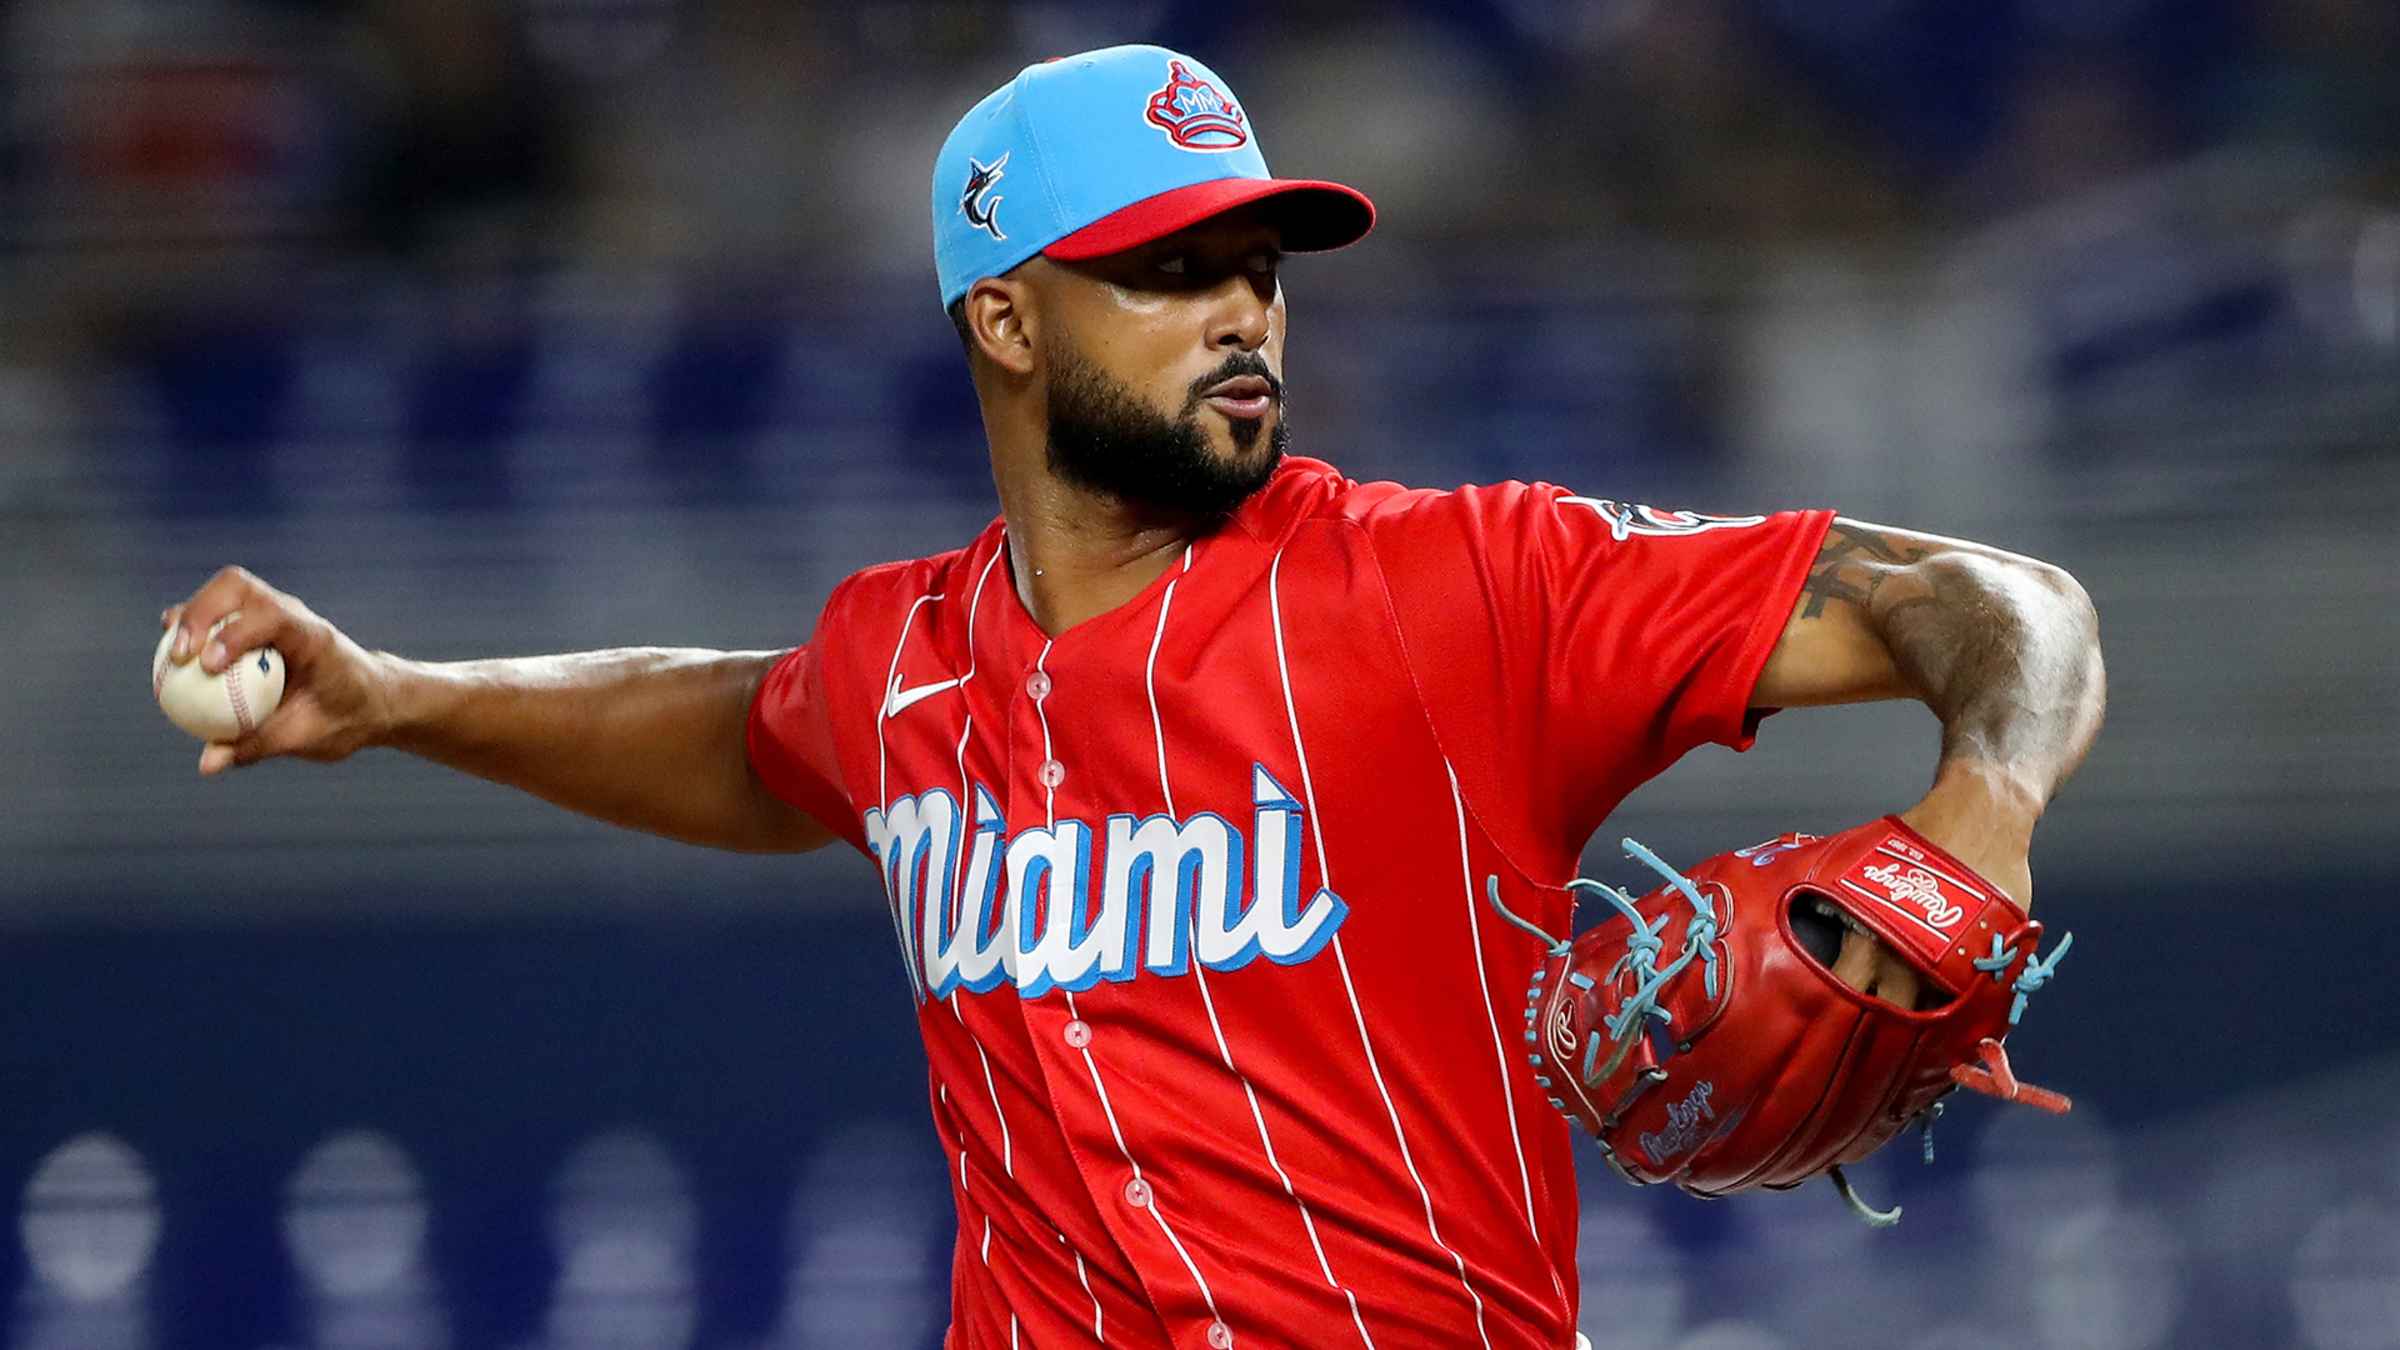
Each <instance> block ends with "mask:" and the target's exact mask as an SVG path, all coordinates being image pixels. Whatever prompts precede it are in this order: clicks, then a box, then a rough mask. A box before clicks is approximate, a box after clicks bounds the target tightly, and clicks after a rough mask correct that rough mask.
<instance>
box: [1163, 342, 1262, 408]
mask: <svg viewBox="0 0 2400 1350" xmlns="http://www.w3.org/2000/svg"><path fill="white" fill-rule="evenodd" d="M1243 375H1255V376H1257V377H1258V378H1260V379H1262V380H1265V381H1266V382H1267V391H1268V392H1269V393H1271V394H1273V395H1274V396H1275V401H1276V402H1277V403H1281V402H1283V381H1282V380H1280V379H1277V378H1276V377H1275V372H1274V371H1272V370H1270V369H1268V368H1267V358H1265V357H1263V356H1260V355H1259V354H1258V353H1256V352H1235V353H1234V354H1233V355H1231V356H1228V357H1226V358H1225V359H1224V360H1223V361H1221V362H1219V363H1218V364H1217V368H1216V369H1215V370H1212V371H1210V372H1208V373H1207V374H1206V375H1203V376H1201V377H1200V378H1199V379H1196V380H1194V381H1192V387H1191V389H1190V391H1189V392H1188V393H1187V394H1186V395H1185V396H1184V400H1183V410H1184V411H1185V412H1187V413H1189V412H1193V411H1195V410H1197V409H1198V408H1199V406H1200V398H1201V395H1202V393H1203V392H1204V391H1206V390H1207V389H1209V388H1211V387H1213V386H1215V385H1220V384H1223V383H1224V382H1225V381H1227V380H1230V379H1235V378H1237V377H1239V376H1243Z"/></svg>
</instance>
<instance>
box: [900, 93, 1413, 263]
mask: <svg viewBox="0 0 2400 1350" xmlns="http://www.w3.org/2000/svg"><path fill="white" fill-rule="evenodd" d="M1270 198H1272V199H1274V201H1275V202H1276V203H1277V206H1278V220H1277V223H1278V224H1279V225H1280V226H1281V227H1282V229H1283V247H1284V248H1285V249H1286V250H1287V251H1290V252H1303V253H1304V252H1317V251H1321V250H1324V249H1335V248H1341V247H1343V246H1344V245H1347V244H1353V243H1356V242H1357V241H1358V240H1359V239H1361V238H1363V237H1364V236H1365V235H1366V233H1367V231H1368V230H1369V229H1372V228H1373V227H1374V224H1375V204H1374V203H1373V202H1370V201H1368V200H1367V198H1366V194H1364V193H1362V192H1359V191H1358V190H1357V189H1355V188H1348V187H1344V186H1342V185H1341V184H1339V183H1327V182H1320V181H1317V180H1315V179H1297V178H1275V177H1272V176H1270V175H1269V174H1268V173H1267V161H1266V157H1265V156H1264V155H1262V154H1260V153H1259V149H1258V136H1257V133H1256V130H1255V129H1254V128H1253V127H1252V126H1251V125H1250V119H1249V117H1248V115H1246V114H1245V113H1244V112H1243V111H1242V105H1241V104H1239V103H1237V102H1235V101H1234V97H1233V93H1232V91H1231V90H1229V89H1228V88H1226V85H1225V82H1224V81H1223V80H1220V79H1218V78H1217V75H1216V72H1214V71H1212V70H1210V69H1209V68H1208V67H1206V66H1204V65H1202V64H1200V63H1199V62H1198V61H1195V60H1193V59H1192V58H1191V57H1188V56H1184V55H1181V54H1180V53H1177V52H1171V51H1168V50H1167V49H1166V48H1164V47H1147V46H1128V47H1105V48H1102V49H1100V50H1098V51H1090V52H1083V53H1081V54H1079V55H1075V56H1062V57H1058V58H1056V59H1054V60H1050V61H1044V62H1041V63H1039V64H1037V65H1031V66H1027V67H1026V68H1025V69H1024V70H1023V71H1022V72H1020V73H1019V74H1018V75H1017V78H1015V79H1013V80H1011V81H1009V82H1008V83H1007V84H1004V85H1002V86H1001V87H1000V88H998V89H995V90H993V91H992V92H991V93H989V94H987V95H985V96H984V98H983V100H982V101H981V102H979V103H977V104H976V105H975V106H974V107H973V108H970V109H968V110H967V115H966V116H965V117H962V118H960V119H959V121H958V125H957V126H955V127H953V128H951V131H950V136H949V139H947V140H945V141H943V142H942V152H941V155H940V156H939V157H938V158H936V159H935V160H934V165H933V265H934V270H935V272H936V273H938V274H939V276H940V279H941V286H942V307H943V308H945V309H947V308H949V307H950V306H951V305H953V304H955V303H957V301H958V298H959V297H960V296H962V295H965V294H966V293H967V288H968V287H969V286H972V285H974V284H975V282H976V281H978V280H979V279H981V278H983V277H996V276H999V275H1000V274H1001V273H1003V272H1006V271H1008V270H1009V269H1010V268H1012V267H1015V266H1016V265H1017V264H1019V263H1021V262H1024V261H1025V260H1026V259H1028V258H1030V257H1032V256H1033V255H1035V254H1036V253H1040V254H1044V255H1047V256H1049V257H1052V258H1061V259H1066V260H1069V261H1073V260H1075V259H1079V258H1098V257H1103V256H1105V255H1107V254H1111V253H1118V252H1122V251H1124V250H1126V249H1129V248H1135V247H1138V246H1139V245H1142V244H1146V243H1149V242H1150V241H1151V240H1153V239H1157V238H1161V237H1163V236H1165V235H1170V234H1173V233H1174V232H1176V231H1177V230H1180V229H1183V228H1184V227H1186V226H1188V225H1192V224H1196V223H1197V222H1199V221H1202V220H1206V219H1207V218H1209V217H1210V216H1213V215H1216V214H1218V213H1220V212H1223V211H1230V210H1232V209H1233V208H1235V207H1237V206H1245V205H1248V204H1249V203H1251V202H1257V201H1265V200H1268V199H1270Z"/></svg>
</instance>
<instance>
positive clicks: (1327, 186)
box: [1042, 178, 1375, 262]
mask: <svg viewBox="0 0 2400 1350" xmlns="http://www.w3.org/2000/svg"><path fill="white" fill-rule="evenodd" d="M1270 199H1272V200H1274V201H1275V202H1276V204H1277V207H1278V208H1279V209H1278V211H1277V212H1276V223H1277V224H1278V225H1280V226H1281V227H1282V228H1283V247H1284V250H1285V251H1286V252H1290V253H1321V252H1324V251H1325V250H1327V249H1336V248H1344V247H1347V246H1348V245H1351V244H1355V243H1357V242H1358V241H1359V240H1361V239H1363V238H1365V237H1366V234H1367V231H1369V230H1371V229H1374V228H1375V203H1373V202H1371V201H1368V200H1367V195H1366V194H1365V193H1363V192H1360V191H1359V190H1358V189H1356V188H1349V187H1344V186H1342V185H1341V184H1339V183H1326V182H1320V181H1318V180H1316V179H1308V178H1218V179H1212V180H1211V181H1209V182H1206V183H1194V184H1191V185H1190V186H1188V187H1179V188H1170V189H1168V190H1167V191H1165V192H1162V193H1159V194H1158V195H1157V196H1155V197H1145V198H1143V199H1142V200H1140V201H1138V202H1135V203H1134V204H1133V205H1131V206H1127V207H1122V208H1120V209H1118V210H1116V211H1114V212H1111V213H1110V214H1108V215H1105V216H1102V217H1101V218H1100V219H1098V220H1095V221H1093V222H1092V223H1091V224H1089V225H1086V226H1084V227H1083V228H1082V229H1080V230H1077V231H1076V232H1075V233H1073V234H1070V235H1068V236H1067V237H1066V238H1064V239H1061V240H1059V241H1058V242H1057V243H1055V244H1052V245H1051V246H1050V247H1048V248H1046V249H1043V250H1042V252H1043V253H1044V254H1046V255H1048V256H1050V257H1053V258H1062V259H1065V260H1066V261H1068V262H1075V261H1078V260H1081V259H1084V258H1103V257H1106V256H1108V255H1109V254H1111V253H1122V252H1124V251H1125V250H1126V249H1129V248H1138V247H1140V246H1141V245H1143V244H1147V243H1149V242H1150V241H1151V240H1153V239H1163V238H1165V237H1166V236H1168V235H1170V234H1173V233H1175V232H1176V231H1177V230H1180V229H1183V228H1185V227H1187V226H1191V225H1197V224H1199V223H1200V222H1201V221H1203V220H1206V219H1208V218H1209V217H1211V216H1215V215H1222V214H1224V213H1225V212H1227V211H1231V210H1233V209H1234V208H1235V207H1238V206H1248V205H1250V204H1251V203H1252V202H1260V201H1267V200H1270Z"/></svg>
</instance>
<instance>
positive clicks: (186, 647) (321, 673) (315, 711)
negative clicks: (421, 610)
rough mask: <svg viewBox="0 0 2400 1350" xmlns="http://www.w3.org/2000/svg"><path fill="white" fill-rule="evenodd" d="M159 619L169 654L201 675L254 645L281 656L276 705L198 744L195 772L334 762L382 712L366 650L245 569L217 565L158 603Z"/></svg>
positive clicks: (363, 737) (369, 731)
mask: <svg viewBox="0 0 2400 1350" xmlns="http://www.w3.org/2000/svg"><path fill="white" fill-rule="evenodd" d="M160 624H161V626H162V627H163V628H167V629H171V630H173V634H174V639H173V643H172V645H171V646H170V649H169V652H170V657H171V659H172V660H173V661H175V662H176V663H177V664H182V663H186V662H194V661H196V662H197V663H198V664H199V668H200V669H201V670H203V671H205V672H207V673H208V674H210V675H216V674H218V673H220V672H222V671H224V670H225V669H226V668H227V667H229V666H231V665H232V664H233V663H234V662H236V661H239V660H241V659H242V658H243V657H244V656H245V655H246V654H248V653H250V652H254V651H257V650H258V649H260V648H262V647H273V648H275V649H276V650H277V651H278V652H279V653H281V655H282V657H283V661H284V667H285V681H286V682H285V687H284V695H283V701H282V702H281V704H280V705H278V706H277V707H276V708H275V710H274V712H273V713H271V714H270V715H268V716H267V717H266V719H265V720H264V721H263V722H262V723H261V724H260V725H259V726H258V727H257V728H256V729H254V730H251V731H249V732H247V733H245V734H242V735H240V736H238V737H235V738H233V739H231V740H219V741H211V742H210V743H209V744H208V745H207V747H206V748H204V749H203V750H202V751H201V752H200V772H201V773H202V774H203V775H214V774H218V773H222V772H223V771H224V770H226V769H229V768H233V767H235V766H237V765H243V764H251V763H255V762H257V761H258V760H262V759H269V758H273V757H276V756H279V755H292V756H297V757H300V758H304V759H314V760H326V761H329V760H337V759H341V758H344V757H345V756H347V755H349V754H351V753H352V752H353V751H355V750H358V749H359V748H361V747H362V746H364V745H366V744H368V743H370V741H371V740H372V738H373V735H374V732H375V728H376V727H377V726H378V725H379V720H378V719H379V718H380V715H381V710H382V700H381V691H380V688H379V684H378V681H377V678H376V670H375V662H374V660H373V658H372V657H370V656H369V655H368V653H366V652H365V651H363V650H361V649H360V648H359V647H358V645H357V644H356V643H354V642H352V641H350V639H348V638H347V637H345V636H343V635H342V633H341V632H340V631H339V630H337V629H335V628H334V627H333V626H332V625H331V624H329V623H327V622H325V621H324V620H323V619H321V618H319V617H317V615H316V614H315V613H314V612H312V611H311V610H310V609H309V608H308V606H306V605H304V604H302V603H301V602H300V601H299V600H297V599H295V598H293V597H292V596H290V595H287V594H285V593H284V592H282V591H279V590H277V589H275V588H274V587H272V586H270V585H268V584H267V583H266V582H264V581H261V580H260V579H259V578H258V577H256V576H254V575H252V574H251V573H250V572H249V571H247V570H246V569H243V568H240V567H227V568H224V569H223V570H221V571H219V572H218V573H217V574H216V575H215V576H213V577H211V578H209V580H208V582H207V583H206V584H205V585H203V586H201V587H200V589H199V590H197V591H194V592H193V593H192V595H191V597H190V598H189V599H187V600H185V601H184V602H182V603H181V604H178V605H173V606H170V607H168V609H167V610H166V611H165V612H164V613H163V614H161V615H160ZM220 624H222V626H221V627H220V626H219V625H220ZM212 630H213V631H212Z"/></svg>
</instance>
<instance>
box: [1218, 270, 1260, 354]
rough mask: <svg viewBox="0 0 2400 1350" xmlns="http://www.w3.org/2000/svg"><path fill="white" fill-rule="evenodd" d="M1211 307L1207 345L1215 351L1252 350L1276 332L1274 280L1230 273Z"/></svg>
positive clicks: (1255, 349)
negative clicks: (1230, 275) (1231, 274)
mask: <svg viewBox="0 0 2400 1350" xmlns="http://www.w3.org/2000/svg"><path fill="white" fill-rule="evenodd" d="M1214 298H1215V300H1216V303H1215V304H1214V305H1213V306H1211V307H1210V311H1209V329H1208V345H1209V347H1210V348H1211V349H1214V350H1224V351H1231V350H1239V351H1246V352H1254V351H1257V350H1258V349H1259V348H1261V347H1264V346H1266V345H1267V342H1268V340H1269V339H1271V338H1272V337H1274V335H1275V282H1274V281H1273V280H1272V279H1269V278H1261V277H1249V276H1232V277H1227V278H1226V279H1225V284H1224V285H1223V286H1221V287H1219V288H1218V293H1217V295H1216V296H1215V297H1214Z"/></svg>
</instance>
